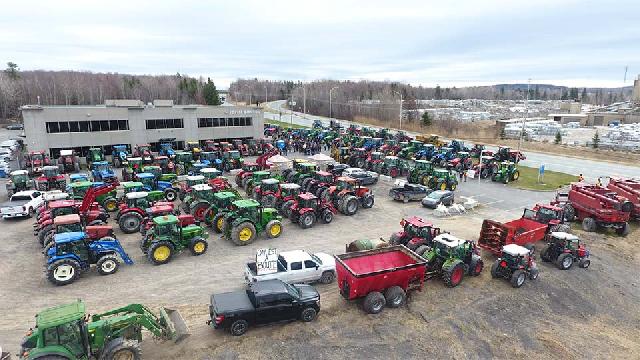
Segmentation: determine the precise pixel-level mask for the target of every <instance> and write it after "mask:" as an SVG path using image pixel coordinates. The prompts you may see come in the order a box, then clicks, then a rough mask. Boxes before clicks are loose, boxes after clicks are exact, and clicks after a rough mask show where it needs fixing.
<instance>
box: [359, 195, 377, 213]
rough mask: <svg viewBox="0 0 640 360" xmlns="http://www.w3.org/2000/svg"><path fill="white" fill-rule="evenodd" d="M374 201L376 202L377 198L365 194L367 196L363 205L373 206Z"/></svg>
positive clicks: (367, 207) (363, 200)
mask: <svg viewBox="0 0 640 360" xmlns="http://www.w3.org/2000/svg"><path fill="white" fill-rule="evenodd" d="M374 203H375V198H374V197H373V195H371V194H368V195H365V197H364V198H363V199H362V207H363V208H364V209H370V208H372V207H373V204H374Z"/></svg>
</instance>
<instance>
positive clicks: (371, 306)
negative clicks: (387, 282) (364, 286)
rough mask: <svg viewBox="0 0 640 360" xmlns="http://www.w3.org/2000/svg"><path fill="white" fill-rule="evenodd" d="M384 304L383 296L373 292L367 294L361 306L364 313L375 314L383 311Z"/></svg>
mask: <svg viewBox="0 0 640 360" xmlns="http://www.w3.org/2000/svg"><path fill="white" fill-rule="evenodd" d="M385 303H386V300H385V298H384V295H382V293H380V292H378V291H373V292H370V293H369V294H367V296H366V297H365V298H364V303H363V304H362V305H363V307H364V311H366V312H367V313H368V314H377V313H379V312H380V311H382V309H384V305H385Z"/></svg>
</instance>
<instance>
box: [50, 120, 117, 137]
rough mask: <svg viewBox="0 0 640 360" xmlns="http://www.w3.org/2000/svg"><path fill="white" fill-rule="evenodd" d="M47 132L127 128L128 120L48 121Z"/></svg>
mask: <svg viewBox="0 0 640 360" xmlns="http://www.w3.org/2000/svg"><path fill="white" fill-rule="evenodd" d="M46 126H47V133H49V134H56V133H69V132H71V133H77V132H97V131H118V130H129V121H128V120H93V121H48V122H47V124H46Z"/></svg>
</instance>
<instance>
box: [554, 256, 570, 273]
mask: <svg viewBox="0 0 640 360" xmlns="http://www.w3.org/2000/svg"><path fill="white" fill-rule="evenodd" d="M572 265H573V255H571V254H567V253H564V254H562V255H560V256H558V258H557V259H556V266H557V267H558V269H560V270H569V269H570V268H571V266H572Z"/></svg>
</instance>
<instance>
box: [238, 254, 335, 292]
mask: <svg viewBox="0 0 640 360" xmlns="http://www.w3.org/2000/svg"><path fill="white" fill-rule="evenodd" d="M244 273H245V275H244V278H245V280H246V281H247V282H248V283H251V282H255V281H264V280H273V279H278V280H282V281H284V282H286V283H289V284H299V283H314V282H320V283H323V284H329V283H331V282H333V280H334V279H335V278H336V261H335V260H334V258H333V256H331V255H329V254H325V253H316V254H309V253H307V252H306V251H304V250H294V251H283V252H281V253H280V254H279V255H278V271H277V272H275V273H271V274H264V275H257V274H256V263H255V262H250V263H248V264H247V266H246V267H245V270H244Z"/></svg>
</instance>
